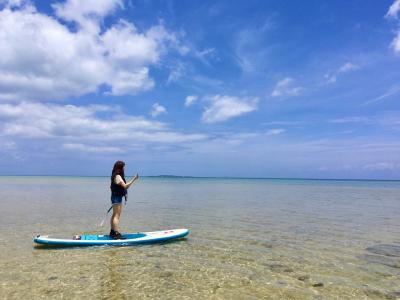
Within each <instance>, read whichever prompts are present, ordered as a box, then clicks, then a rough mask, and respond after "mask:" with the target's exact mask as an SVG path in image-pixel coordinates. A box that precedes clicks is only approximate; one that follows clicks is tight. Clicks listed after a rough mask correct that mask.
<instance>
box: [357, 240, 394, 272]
mask: <svg viewBox="0 0 400 300" xmlns="http://www.w3.org/2000/svg"><path fill="white" fill-rule="evenodd" d="M365 251H366V253H365V254H363V255H361V256H360V257H359V258H360V259H362V260H364V261H366V262H368V263H375V264H380V265H384V266H387V267H391V268H397V269H398V268H400V245H399V244H397V245H395V244H377V245H373V246H371V247H368V248H366V249H365Z"/></svg>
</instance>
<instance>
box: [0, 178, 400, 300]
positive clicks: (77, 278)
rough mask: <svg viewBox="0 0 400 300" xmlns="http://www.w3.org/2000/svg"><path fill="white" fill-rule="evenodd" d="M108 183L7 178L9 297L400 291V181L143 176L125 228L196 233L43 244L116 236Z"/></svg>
mask: <svg viewBox="0 0 400 300" xmlns="http://www.w3.org/2000/svg"><path fill="white" fill-rule="evenodd" d="M108 185H109V179H108V178H101V177H98V178H96V177H93V178H79V177H76V178H73V177H0V212H1V224H2V226H1V228H0V230H1V234H0V265H1V268H0V272H1V274H0V278H1V287H0V297H1V298H2V299H32V298H33V299H34V298H65V299H71V298H75V299H80V298H83V297H86V298H90V299H102V298H104V299H153V298H161V299H400V182H373V181H308V180H304V181H302V180H262V179H179V178H178V179H169V178H142V179H141V180H140V181H139V182H138V183H137V185H136V186H134V187H133V189H132V190H131V191H130V197H129V201H128V204H127V205H126V206H125V207H124V208H123V214H122V220H121V227H122V231H123V232H136V231H151V230H161V229H169V228H189V229H190V230H191V234H190V235H189V237H188V238H187V239H183V240H180V241H177V242H173V243H166V244H156V245H147V246H128V247H110V246H104V247H88V248H55V249H49V248H40V247H35V246H34V244H33V242H32V238H33V237H34V236H35V235H37V234H52V235H55V236H59V237H72V236H73V235H74V234H80V233H107V232H108V231H109V225H108V223H106V224H105V226H104V227H103V228H101V227H99V223H100V222H101V220H102V219H103V217H104V216H105V213H106V211H107V209H108V208H109V205H110V203H109V188H108ZM107 222H108V220H107Z"/></svg>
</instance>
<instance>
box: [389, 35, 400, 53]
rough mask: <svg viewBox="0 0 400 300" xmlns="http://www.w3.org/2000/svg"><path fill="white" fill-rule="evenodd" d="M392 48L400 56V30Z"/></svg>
mask: <svg viewBox="0 0 400 300" xmlns="http://www.w3.org/2000/svg"><path fill="white" fill-rule="evenodd" d="M390 46H391V47H392V49H393V51H394V52H395V53H397V54H400V30H398V31H397V34H396V36H395V38H394V39H393V41H392V44H391V45H390Z"/></svg>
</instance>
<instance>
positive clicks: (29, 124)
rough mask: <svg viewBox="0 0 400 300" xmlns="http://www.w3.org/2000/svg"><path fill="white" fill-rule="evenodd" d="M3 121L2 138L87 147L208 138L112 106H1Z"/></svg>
mask: <svg viewBox="0 0 400 300" xmlns="http://www.w3.org/2000/svg"><path fill="white" fill-rule="evenodd" d="M0 120H1V123H2V127H1V128H0V135H3V136H11V137H12V136H14V137H24V138H32V139H61V141H64V143H67V144H70V143H72V144H86V143H88V142H89V141H91V142H96V143H99V142H104V143H106V144H107V143H109V142H110V141H124V142H126V141H129V142H131V143H164V144H173V143H185V142H193V141H200V140H204V139H206V138H207V136H206V135H204V134H186V133H181V132H177V131H174V130H172V129H170V128H169V127H168V125H167V124H166V123H161V122H158V121H154V120H148V119H146V118H144V117H135V116H130V115H126V114H123V113H122V112H121V111H120V110H118V109H115V108H114V107H111V106H96V105H92V106H75V105H57V104H42V103H28V102H23V103H20V104H16V105H13V104H0ZM97 146H101V145H97ZM103 146H107V145H103Z"/></svg>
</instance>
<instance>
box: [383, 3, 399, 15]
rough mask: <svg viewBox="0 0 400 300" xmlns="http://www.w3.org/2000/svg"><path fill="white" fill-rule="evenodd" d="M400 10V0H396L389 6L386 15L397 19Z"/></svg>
mask: <svg viewBox="0 0 400 300" xmlns="http://www.w3.org/2000/svg"><path fill="white" fill-rule="evenodd" d="M399 12H400V0H395V1H394V2H393V4H392V5H391V6H390V7H389V10H388V12H387V14H386V17H387V18H394V19H397V15H398V14H399Z"/></svg>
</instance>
